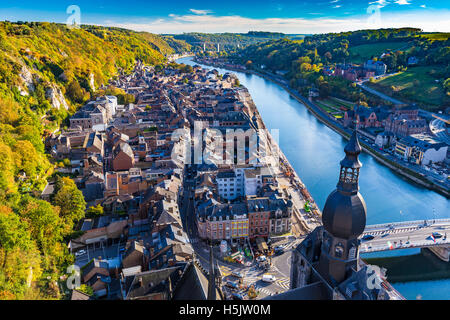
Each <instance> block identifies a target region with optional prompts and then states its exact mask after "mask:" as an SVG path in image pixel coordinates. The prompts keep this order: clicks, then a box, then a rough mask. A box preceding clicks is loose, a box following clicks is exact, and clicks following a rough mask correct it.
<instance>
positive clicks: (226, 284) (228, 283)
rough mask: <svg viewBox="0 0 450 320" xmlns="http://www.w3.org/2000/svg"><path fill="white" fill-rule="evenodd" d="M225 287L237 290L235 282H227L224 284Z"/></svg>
mask: <svg viewBox="0 0 450 320" xmlns="http://www.w3.org/2000/svg"><path fill="white" fill-rule="evenodd" d="M225 286H227V287H229V288H232V289H239V286H238V284H237V283H236V282H233V281H227V282H225Z"/></svg>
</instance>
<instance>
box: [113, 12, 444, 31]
mask: <svg viewBox="0 0 450 320" xmlns="http://www.w3.org/2000/svg"><path fill="white" fill-rule="evenodd" d="M449 12H450V11H449V10H440V11H438V12H434V13H430V14H427V15H424V14H423V12H420V13H408V14H407V13H403V14H392V15H389V14H383V13H382V14H381V17H380V21H379V22H378V24H377V25H376V26H372V27H377V28H400V27H416V28H422V29H424V30H425V31H435V29H436V26H438V28H439V29H440V31H443V32H449V31H450V20H448V14H449ZM368 18H369V15H362V16H353V17H348V18H313V19H304V18H266V19H254V18H247V17H241V16H237V15H235V16H216V15H211V14H205V15H196V14H186V15H175V14H172V15H170V16H169V17H167V18H159V19H155V20H150V21H145V22H139V23H136V22H129V23H127V22H125V23H114V22H110V23H107V24H106V25H107V26H116V27H121V28H127V29H132V30H136V31H148V32H152V33H183V32H207V33H219V32H247V31H249V30H261V31H272V32H284V33H327V32H340V31H351V30H361V29H367V28H368V20H369V19H368Z"/></svg>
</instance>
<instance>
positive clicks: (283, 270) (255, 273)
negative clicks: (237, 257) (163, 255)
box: [180, 175, 301, 299]
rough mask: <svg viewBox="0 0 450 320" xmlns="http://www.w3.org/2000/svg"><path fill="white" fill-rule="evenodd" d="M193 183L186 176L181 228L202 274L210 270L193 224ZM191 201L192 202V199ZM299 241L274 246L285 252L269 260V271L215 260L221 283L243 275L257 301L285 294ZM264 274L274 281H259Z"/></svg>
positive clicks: (207, 252)
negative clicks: (282, 248) (295, 248)
mask: <svg viewBox="0 0 450 320" xmlns="http://www.w3.org/2000/svg"><path fill="white" fill-rule="evenodd" d="M194 184H195V183H194V181H193V179H189V178H188V177H187V176H186V175H185V179H184V185H183V195H182V198H181V199H180V201H181V206H180V207H181V217H182V222H183V227H184V229H185V231H186V233H187V234H188V237H189V240H190V243H191V245H192V248H193V249H194V251H195V255H196V258H197V259H198V261H199V262H200V263H201V264H202V266H203V268H204V269H205V270H209V246H208V245H207V244H206V243H204V242H203V241H202V240H201V239H199V238H198V231H197V227H196V223H195V210H194V200H193V195H194V191H193V187H194ZM191 198H192V199H191ZM299 241H301V240H296V241H288V240H284V241H283V240H282V241H280V242H277V243H276V245H285V246H286V247H285V250H284V252H283V253H282V254H280V255H278V256H273V257H272V265H271V267H270V269H269V270H268V271H264V270H262V269H259V268H258V266H257V264H256V262H255V261H253V262H252V263H251V264H250V265H248V266H243V265H241V264H238V263H230V262H226V261H223V260H221V259H217V258H216V261H217V262H218V264H219V268H220V271H221V274H222V276H223V281H222V283H223V284H225V283H227V281H232V282H236V283H238V278H237V277H235V276H233V275H232V273H233V272H238V273H240V274H242V275H243V281H242V282H243V284H245V285H246V286H249V285H254V287H255V289H256V290H257V291H259V295H258V297H257V299H261V298H264V297H266V296H269V295H273V294H276V293H280V292H284V291H286V290H288V289H289V283H290V264H291V263H290V260H291V250H292V248H293V247H294V246H295V245H297V244H298V243H299ZM214 251H215V252H216V254H215V255H216V256H217V255H218V248H217V247H215V248H214ZM264 274H270V275H273V276H275V281H274V282H272V283H267V282H263V281H262V280H261V278H262V276H263V275H264ZM224 291H228V292H229V291H230V289H229V288H227V287H224Z"/></svg>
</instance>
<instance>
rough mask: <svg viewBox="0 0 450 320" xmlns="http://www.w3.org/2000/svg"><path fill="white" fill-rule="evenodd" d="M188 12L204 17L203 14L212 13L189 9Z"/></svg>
mask: <svg viewBox="0 0 450 320" xmlns="http://www.w3.org/2000/svg"><path fill="white" fill-rule="evenodd" d="M189 11H191V12H192V13H195V14H200V15H205V14H208V13H212V11H211V10H197V9H189Z"/></svg>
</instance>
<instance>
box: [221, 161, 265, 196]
mask: <svg viewBox="0 0 450 320" xmlns="http://www.w3.org/2000/svg"><path fill="white" fill-rule="evenodd" d="M216 181H217V186H218V192H219V195H220V196H221V197H222V198H224V199H226V200H234V199H236V198H238V197H243V196H249V195H256V194H257V193H258V190H259V188H260V187H261V185H262V175H261V170H260V169H259V168H253V167H250V168H243V167H236V168H234V169H229V170H224V171H220V172H219V174H218V175H217V177H216Z"/></svg>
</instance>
